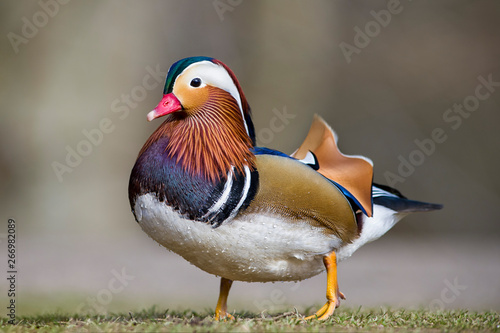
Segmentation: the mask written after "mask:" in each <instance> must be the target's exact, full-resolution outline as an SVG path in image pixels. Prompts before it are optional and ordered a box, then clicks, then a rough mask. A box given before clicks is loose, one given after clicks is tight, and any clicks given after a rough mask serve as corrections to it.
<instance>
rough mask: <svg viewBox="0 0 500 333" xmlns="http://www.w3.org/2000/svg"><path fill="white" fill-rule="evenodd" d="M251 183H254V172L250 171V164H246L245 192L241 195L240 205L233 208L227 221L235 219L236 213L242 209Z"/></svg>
mask: <svg viewBox="0 0 500 333" xmlns="http://www.w3.org/2000/svg"><path fill="white" fill-rule="evenodd" d="M251 183H252V174H251V173H250V168H249V167H248V165H245V186H244V187H243V193H242V195H241V199H240V202H238V205H237V206H236V207H235V208H234V209H233V211H232V212H231V215H229V217H228V218H227V219H226V221H227V220H231V219H233V218H234V217H235V216H236V214H238V211H239V210H240V208H241V206H242V205H243V203H244V202H245V200H246V198H247V196H248V191H249V190H250V184H251Z"/></svg>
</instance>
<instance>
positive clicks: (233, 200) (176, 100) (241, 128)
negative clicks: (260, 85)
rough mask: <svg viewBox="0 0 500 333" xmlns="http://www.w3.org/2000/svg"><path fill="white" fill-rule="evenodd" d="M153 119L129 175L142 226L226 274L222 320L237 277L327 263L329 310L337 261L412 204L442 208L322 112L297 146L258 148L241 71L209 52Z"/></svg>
mask: <svg viewBox="0 0 500 333" xmlns="http://www.w3.org/2000/svg"><path fill="white" fill-rule="evenodd" d="M163 93H164V95H163V99H162V100H161V102H160V103H159V104H158V106H157V107H156V108H155V109H154V110H153V111H151V112H150V113H149V114H148V116H147V118H148V120H149V121H151V120H153V119H156V118H159V117H163V116H166V117H167V118H166V120H165V121H164V122H163V123H162V124H161V125H160V127H158V129H157V130H156V131H155V132H154V133H153V134H152V135H151V136H150V137H149V139H148V140H147V141H146V143H145V144H144V146H143V147H142V149H141V151H140V152H139V156H138V158H137V161H136V163H135V165H134V167H133V170H132V173H131V176H130V183H129V200H130V205H131V208H132V212H133V213H134V215H135V218H136V220H137V222H138V223H139V224H140V226H141V228H142V229H143V230H144V231H145V232H146V233H147V234H148V235H149V236H150V237H151V238H153V239H154V240H156V241H157V242H158V243H160V244H161V245H163V246H164V247H166V248H167V249H169V250H171V251H173V252H175V253H177V254H179V255H181V256H182V257H184V258H185V259H186V260H188V261H189V262H190V263H192V264H193V265H195V266H197V267H199V268H200V269H202V270H204V271H206V272H208V273H210V274H214V275H217V276H220V277H221V285H220V294H219V300H218V302H217V306H216V309H215V319H217V320H219V319H225V318H227V317H232V316H231V315H230V314H229V313H228V312H227V297H228V294H229V289H230V288H231V285H232V283H233V281H247V282H268V281H298V280H303V279H307V278H310V277H312V276H315V275H317V274H319V273H321V272H322V271H324V270H325V269H326V272H327V290H326V298H327V302H326V304H325V305H324V306H323V307H322V308H321V309H320V310H318V311H317V312H316V313H315V314H314V315H313V316H310V317H307V318H306V319H312V318H318V319H320V320H323V319H326V318H328V317H330V316H331V315H332V313H333V312H334V310H335V308H336V307H338V306H339V303H340V298H343V299H344V295H343V294H342V293H341V292H340V291H339V288H338V283H337V262H338V261H340V260H342V259H345V258H347V257H349V256H351V254H352V253H353V252H354V251H355V250H356V249H358V248H359V247H360V246H362V245H363V244H365V243H368V242H370V241H373V240H375V239H377V238H378V237H380V236H382V235H383V234H384V233H386V232H387V231H388V230H389V229H390V228H392V227H393V226H394V224H395V223H396V222H398V221H399V220H400V219H401V218H402V217H403V216H404V215H406V214H407V213H409V212H415V211H429V210H434V209H440V208H441V206H440V205H436V204H430V203H424V202H418V201H412V200H407V199H406V198H405V197H403V196H402V195H401V194H400V193H399V192H397V191H396V190H394V189H392V188H389V187H387V186H381V185H375V184H373V183H372V178H373V165H372V162H371V160H369V159H368V158H365V157H362V156H348V155H344V154H342V153H341V152H340V151H339V149H338V148H337V137H336V134H335V133H334V132H333V130H332V129H331V128H330V127H329V126H328V125H327V124H326V123H325V121H324V120H323V119H321V118H320V117H319V116H315V117H314V119H313V123H312V126H311V129H310V131H309V133H308V135H307V137H306V139H305V141H304V142H303V144H302V145H301V146H300V148H299V149H298V150H297V151H296V152H295V153H293V154H292V155H291V156H288V155H286V154H284V153H281V152H279V151H276V150H272V149H269V148H262V147H257V146H256V145H255V144H256V142H255V131H254V126H253V123H252V119H251V115H250V107H249V105H248V103H247V100H246V98H245V96H244V95H243V91H242V89H241V86H240V84H239V83H238V80H237V79H236V77H235V75H234V73H233V72H232V71H231V70H230V69H229V68H228V67H227V66H226V65H225V64H223V63H222V62H220V61H218V60H216V59H213V58H208V57H190V58H185V59H182V60H179V61H177V62H176V63H174V64H173V65H172V66H171V68H170V69H169V71H168V74H167V78H166V83H165V88H164V92H163Z"/></svg>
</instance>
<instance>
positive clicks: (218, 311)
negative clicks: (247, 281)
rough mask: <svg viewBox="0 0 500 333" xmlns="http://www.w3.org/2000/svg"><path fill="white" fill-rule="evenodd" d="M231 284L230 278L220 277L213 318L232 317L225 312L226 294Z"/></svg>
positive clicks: (223, 318)
mask: <svg viewBox="0 0 500 333" xmlns="http://www.w3.org/2000/svg"><path fill="white" fill-rule="evenodd" d="M232 284H233V281H232V280H229V279H226V278H221V280H220V292H219V300H218V301H217V306H216V307H215V320H225V319H226V318H229V319H234V317H233V316H231V315H230V314H229V313H227V296H228V295H229V290H230V289H231V285H232Z"/></svg>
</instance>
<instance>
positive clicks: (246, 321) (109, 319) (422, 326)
mask: <svg viewBox="0 0 500 333" xmlns="http://www.w3.org/2000/svg"><path fill="white" fill-rule="evenodd" d="M235 317H236V320H234V321H228V322H216V321H214V320H213V317H212V315H211V312H210V313H209V312H208V311H207V312H204V313H197V312H193V311H189V310H186V311H183V312H179V311H177V312H176V311H170V310H158V309H156V308H155V307H153V308H151V309H148V310H142V311H140V312H129V313H117V314H108V315H78V314H74V315H68V314H61V313H54V314H44V315H36V316H26V317H19V318H17V321H18V323H17V324H16V325H10V324H8V322H7V319H6V318H1V319H0V330H1V331H2V332H21V331H22V332H25V331H28V332H29V331H37V332H38V331H40V332H192V331H195V332H323V331H333V332H358V331H362V332H384V331H389V332H406V331H413V332H460V331H462V332H470V331H475V332H477V331H483V332H495V331H500V316H499V314H498V313H496V312H469V311H465V310H459V311H457V310H453V311H439V312H430V311H427V310H387V309H363V310H362V309H357V310H355V309H342V308H339V309H337V311H336V312H335V314H334V315H333V317H331V318H330V319H329V320H327V321H325V322H318V321H310V322H305V321H303V320H302V318H303V316H301V315H300V314H297V313H296V312H288V313H283V314H277V315H274V316H271V315H268V314H265V313H261V314H255V313H236V314H235Z"/></svg>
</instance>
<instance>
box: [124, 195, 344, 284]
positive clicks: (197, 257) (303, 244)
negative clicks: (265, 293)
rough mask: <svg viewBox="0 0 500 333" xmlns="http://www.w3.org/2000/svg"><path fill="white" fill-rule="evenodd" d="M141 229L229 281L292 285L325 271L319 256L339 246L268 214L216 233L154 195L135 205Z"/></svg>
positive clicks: (225, 225)
mask: <svg viewBox="0 0 500 333" xmlns="http://www.w3.org/2000/svg"><path fill="white" fill-rule="evenodd" d="M134 211H135V215H136V219H137V221H138V222H139V224H140V225H141V227H142V229H143V230H144V231H145V232H146V233H147V234H148V235H149V236H150V237H151V238H153V239H154V240H156V241H157V242H158V243H160V244H161V245H163V246H165V247H166V248H167V249H169V250H171V251H173V252H175V253H177V254H179V255H181V256H182V257H184V258H185V259H186V260H188V261H189V262H190V263H192V264H193V265H195V266H197V267H199V268H201V269H202V270H204V271H206V272H208V273H211V274H215V275H218V276H222V277H225V278H228V279H231V280H240V281H260V282H266V281H295V280H302V279H305V278H309V277H311V276H314V275H316V274H319V273H320V272H322V271H323V270H324V266H323V263H322V257H323V255H324V254H326V253H329V252H331V251H332V250H333V249H334V248H338V247H339V246H340V241H339V240H338V239H337V238H335V237H332V236H331V235H325V234H324V232H323V230H321V229H320V228H318V227H313V226H310V225H308V224H307V223H303V222H302V223H298V222H297V221H288V220H286V218H284V217H281V216H277V215H275V214H274V215H273V214H272V213H265V212H259V213H250V214H240V215H238V216H237V217H236V218H234V219H231V220H229V221H227V222H224V223H223V224H222V225H220V226H219V227H217V228H214V227H213V226H211V225H210V224H209V223H204V222H200V221H194V220H191V219H189V218H186V217H185V216H183V215H182V214H179V213H178V212H177V211H176V210H174V209H173V208H172V207H169V206H168V205H166V204H165V203H163V202H159V201H158V199H157V198H156V196H155V195H153V194H144V195H141V196H139V197H138V198H137V199H136V201H135V207H134Z"/></svg>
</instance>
